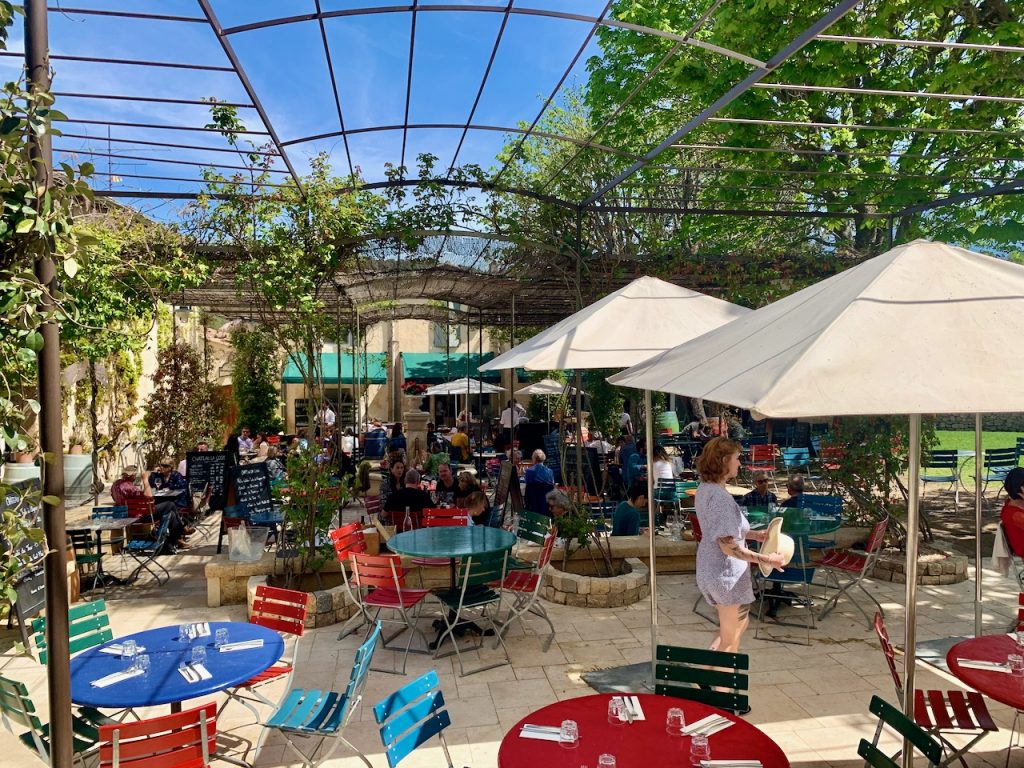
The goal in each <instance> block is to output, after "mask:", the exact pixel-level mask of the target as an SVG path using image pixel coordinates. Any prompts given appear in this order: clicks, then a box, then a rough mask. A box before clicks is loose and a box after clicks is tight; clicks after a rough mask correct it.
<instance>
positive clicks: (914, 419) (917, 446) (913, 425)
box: [903, 413, 921, 768]
mask: <svg viewBox="0 0 1024 768" xmlns="http://www.w3.org/2000/svg"><path fill="white" fill-rule="evenodd" d="M908 463H909V465H910V472H909V477H908V479H907V480H908V485H909V486H910V487H909V492H908V498H907V565H906V574H907V593H906V626H905V629H904V635H903V638H904V639H903V690H904V694H903V713H904V714H905V715H906V716H907V718H908V719H909V720H910V721H911V722H913V719H914V677H915V675H914V673H915V671H916V665H917V649H916V647H915V646H916V645H917V543H918V527H919V526H918V522H919V520H918V515H919V513H920V510H919V509H918V503H919V502H918V491H919V485H920V479H921V478H920V475H921V414H919V413H912V414H910V452H909V462H908ZM913 765H914V750H913V747H912V746H911V744H910V742H909V740H907V739H904V741H903V768H913Z"/></svg>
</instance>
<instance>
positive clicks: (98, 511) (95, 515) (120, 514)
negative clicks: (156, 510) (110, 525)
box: [92, 504, 130, 566]
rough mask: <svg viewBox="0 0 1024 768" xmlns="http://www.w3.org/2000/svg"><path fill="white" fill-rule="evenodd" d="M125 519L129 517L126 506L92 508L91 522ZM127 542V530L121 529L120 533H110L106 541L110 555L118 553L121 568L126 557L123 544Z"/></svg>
mask: <svg viewBox="0 0 1024 768" xmlns="http://www.w3.org/2000/svg"><path fill="white" fill-rule="evenodd" d="M127 517H130V515H129V514H128V505H126V504H125V505H119V506H112V507H93V508H92V519H93V520H116V519H124V518H127ZM127 540H128V537H127V529H126V528H123V529H121V530H120V531H110V534H109V536H108V538H107V541H106V544H107V546H108V547H110V553H111V554H112V555H113V554H118V553H120V555H121V564H122V566H123V565H124V558H125V557H126V553H125V551H124V543H125V541H127ZM115 550H116V551H115ZM101 563H102V561H101Z"/></svg>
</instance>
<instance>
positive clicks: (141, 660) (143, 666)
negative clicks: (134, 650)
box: [132, 653, 149, 676]
mask: <svg viewBox="0 0 1024 768" xmlns="http://www.w3.org/2000/svg"><path fill="white" fill-rule="evenodd" d="M132 669H137V670H139V671H141V672H142V675H143V676H146V675H148V674H149V654H148V653H140V654H139V655H138V656H136V657H135V662H134V663H133V664H132Z"/></svg>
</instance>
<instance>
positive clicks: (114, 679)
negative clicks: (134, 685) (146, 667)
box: [90, 669, 142, 688]
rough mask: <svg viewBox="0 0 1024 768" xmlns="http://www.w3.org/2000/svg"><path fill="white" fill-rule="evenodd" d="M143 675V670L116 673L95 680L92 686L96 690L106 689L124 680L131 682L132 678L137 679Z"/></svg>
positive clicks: (127, 670)
mask: <svg viewBox="0 0 1024 768" xmlns="http://www.w3.org/2000/svg"><path fill="white" fill-rule="evenodd" d="M141 674H142V670H141V669H126V670H125V671H124V672H114V673H113V674H110V675H107V676H106V677H101V678H100V679H99V680H93V681H92V682H91V683H90V685H92V686H93V687H94V688H106V687H107V686H108V685H113V684H114V683H120V682H122V681H124V680H130V679H131V678H133V677H137V676H138V675H141Z"/></svg>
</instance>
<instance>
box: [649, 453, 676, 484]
mask: <svg viewBox="0 0 1024 768" xmlns="http://www.w3.org/2000/svg"><path fill="white" fill-rule="evenodd" d="M654 479H655V481H657V480H674V479H675V471H674V467H673V466H672V459H670V458H669V455H668V451H666V450H665V449H664V448H663V447H662V446H660V445H656V446H654Z"/></svg>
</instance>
